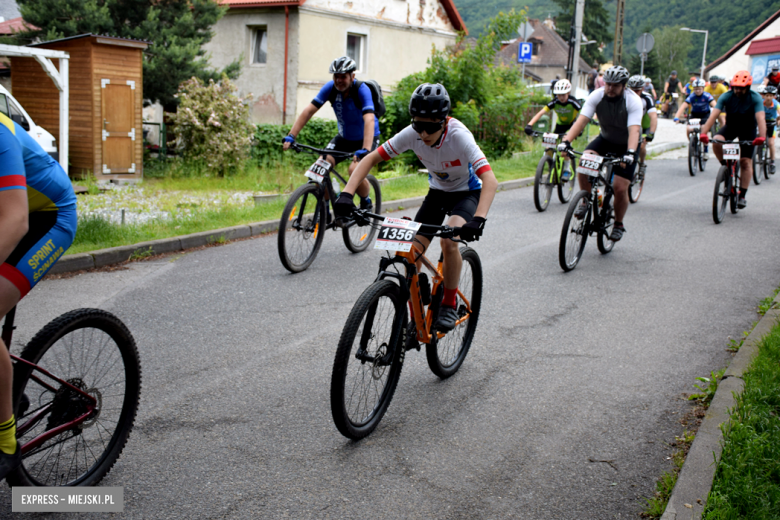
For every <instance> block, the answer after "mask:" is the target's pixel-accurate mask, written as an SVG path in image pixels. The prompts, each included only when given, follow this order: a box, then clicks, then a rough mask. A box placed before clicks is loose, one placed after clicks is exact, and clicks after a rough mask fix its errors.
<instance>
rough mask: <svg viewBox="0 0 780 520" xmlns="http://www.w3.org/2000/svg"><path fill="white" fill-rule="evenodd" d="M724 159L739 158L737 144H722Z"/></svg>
mask: <svg viewBox="0 0 780 520" xmlns="http://www.w3.org/2000/svg"><path fill="white" fill-rule="evenodd" d="M723 158H724V159H739V144H737V143H729V144H724V145H723Z"/></svg>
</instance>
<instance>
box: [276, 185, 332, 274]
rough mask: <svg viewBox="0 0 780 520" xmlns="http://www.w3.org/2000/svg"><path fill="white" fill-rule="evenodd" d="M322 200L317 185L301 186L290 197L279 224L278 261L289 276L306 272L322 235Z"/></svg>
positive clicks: (323, 206)
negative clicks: (289, 273) (288, 272)
mask: <svg viewBox="0 0 780 520" xmlns="http://www.w3.org/2000/svg"><path fill="white" fill-rule="evenodd" d="M325 227H326V222H325V201H324V200H323V198H322V188H321V187H320V186H319V185H318V184H314V183H309V184H304V185H303V186H301V187H299V188H298V189H297V190H295V191H294V192H293V194H292V195H290V199H289V200H288V201H287V204H286V205H285V206H284V211H283V212H282V219H281V220H280V221H279V237H278V247H279V260H281V261H282V265H283V266H284V267H285V269H287V270H288V271H290V272H291V273H299V272H301V271H304V270H305V269H308V267H309V266H310V265H311V263H312V262H314V259H315V258H316V257H317V253H318V252H319V250H320V246H322V239H323V237H324V236H325Z"/></svg>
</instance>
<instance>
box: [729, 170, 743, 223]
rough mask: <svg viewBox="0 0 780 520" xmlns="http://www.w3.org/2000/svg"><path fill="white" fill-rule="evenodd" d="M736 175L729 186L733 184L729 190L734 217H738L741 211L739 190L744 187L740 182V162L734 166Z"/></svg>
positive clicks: (730, 206) (730, 205) (730, 207)
mask: <svg viewBox="0 0 780 520" xmlns="http://www.w3.org/2000/svg"><path fill="white" fill-rule="evenodd" d="M734 173H735V175H734V179H733V180H729V184H731V189H730V190H729V209H730V210H731V214H732V215H736V214H737V212H738V211H739V206H737V200H738V199H739V189H740V187H741V186H742V184H741V183H740V181H739V161H736V164H735V165H734Z"/></svg>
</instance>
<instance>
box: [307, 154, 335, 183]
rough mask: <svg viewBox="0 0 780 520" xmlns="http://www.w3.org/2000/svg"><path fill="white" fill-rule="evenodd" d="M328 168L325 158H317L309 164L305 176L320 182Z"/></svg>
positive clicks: (328, 164)
mask: <svg viewBox="0 0 780 520" xmlns="http://www.w3.org/2000/svg"><path fill="white" fill-rule="evenodd" d="M329 169H330V163H329V162H328V161H326V160H325V159H317V162H315V163H314V164H312V165H311V166H309V170H308V171H307V172H306V176H307V177H308V178H310V179H311V180H313V181H314V182H316V183H317V184H322V179H323V178H324V177H325V174H327V173H328V170H329Z"/></svg>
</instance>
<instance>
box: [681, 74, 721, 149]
mask: <svg viewBox="0 0 780 520" xmlns="http://www.w3.org/2000/svg"><path fill="white" fill-rule="evenodd" d="M704 87H705V82H704V80H703V79H697V80H694V81H693V93H691V95H689V96H688V97H687V98H685V101H683V103H682V105H680V108H679V109H678V110H677V113H676V114H675V115H674V122H675V123H679V122H680V118H681V117H682V115H683V114H684V113H685V111H686V110H687V109H688V107H691V115H689V116H688V118H689V119H699V120H701V121H706V120H707V119H709V117H710V112H711V111H712V107H714V106H715V98H714V97H712V94H708V93H707V92H704ZM690 135H691V127H686V128H685V137H686V138H687V137H688V136H690ZM708 151H709V147H708V146H707V145H704V154H705V155H704V160H705V161H706V160H707V159H708V155H707V153H708Z"/></svg>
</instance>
